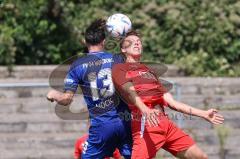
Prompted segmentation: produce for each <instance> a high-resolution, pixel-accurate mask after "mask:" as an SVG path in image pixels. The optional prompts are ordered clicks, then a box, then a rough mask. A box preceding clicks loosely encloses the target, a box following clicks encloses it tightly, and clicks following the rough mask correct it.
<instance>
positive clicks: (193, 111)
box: [163, 93, 224, 124]
mask: <svg viewBox="0 0 240 159" xmlns="http://www.w3.org/2000/svg"><path fill="white" fill-rule="evenodd" d="M163 98H164V100H165V101H166V102H167V103H168V105H169V107H170V108H171V109H174V110H176V111H178V112H182V113H184V114H189V115H194V116H198V117H202V118H204V119H206V120H207V121H209V122H211V123H213V124H222V123H223V121H224V118H223V116H222V115H220V114H219V113H218V111H217V110H216V109H209V110H201V109H197V108H194V107H191V106H189V105H187V104H184V103H182V102H178V101H176V100H175V99H174V98H173V96H172V95H171V94H170V93H165V94H164V96H163Z"/></svg>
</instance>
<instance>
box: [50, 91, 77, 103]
mask: <svg viewBox="0 0 240 159" xmlns="http://www.w3.org/2000/svg"><path fill="white" fill-rule="evenodd" d="M73 96H74V92H72V91H66V92H64V93H62V92H59V91H56V90H50V91H49V92H48V94H47V99H48V100H49V101H51V102H54V101H56V102H57V103H58V104H60V105H64V106H67V105H69V104H71V102H72V100H73Z"/></svg>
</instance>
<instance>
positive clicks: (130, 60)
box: [126, 56, 140, 63]
mask: <svg viewBox="0 0 240 159" xmlns="http://www.w3.org/2000/svg"><path fill="white" fill-rule="evenodd" d="M126 62H128V63H135V62H140V56H136V57H135V56H127V57H126Z"/></svg>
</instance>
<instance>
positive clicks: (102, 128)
mask: <svg viewBox="0 0 240 159" xmlns="http://www.w3.org/2000/svg"><path fill="white" fill-rule="evenodd" d="M85 41H86V45H87V47H88V51H89V53H88V54H87V55H86V56H85V57H82V58H79V59H77V60H76V61H75V62H74V63H73V64H72V66H71V67H70V70H69V71H68V74H67V76H66V79H65V92H64V93H61V92H58V91H56V90H51V91H50V92H49V93H48V95H47V98H48V99H49V100H51V101H56V102H57V103H58V104H61V105H69V104H70V103H71V102H72V99H73V96H74V93H75V92H76V90H77V87H78V86H80V87H81V90H82V92H83V95H84V99H85V101H86V103H87V107H88V111H89V116H90V122H91V123H90V125H91V126H90V128H89V137H88V139H87V141H86V143H85V145H84V149H83V155H82V158H83V159H90V158H91V159H98V158H99V159H102V158H104V157H110V156H112V154H113V152H114V150H115V149H116V148H118V149H119V151H120V153H121V155H122V156H124V157H125V158H131V147H132V145H131V144H132V140H131V127H130V121H124V120H122V119H121V117H120V115H119V113H120V111H121V112H122V111H123V112H124V111H126V110H128V107H127V105H126V104H125V103H123V102H122V101H121V100H120V98H119V97H118V96H117V95H116V93H115V88H114V85H113V82H112V75H111V69H112V66H113V65H114V64H116V63H121V62H123V60H122V58H121V57H120V55H116V54H115V55H114V54H111V53H107V52H104V51H103V49H104V42H105V21H104V20H101V19H99V20H96V21H94V22H93V23H92V24H91V25H90V26H89V27H88V28H87V29H86V32H85Z"/></svg>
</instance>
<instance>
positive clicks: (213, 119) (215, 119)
mask: <svg viewBox="0 0 240 159" xmlns="http://www.w3.org/2000/svg"><path fill="white" fill-rule="evenodd" d="M204 118H205V119H206V120H207V121H209V122H210V123H213V124H216V125H218V124H223V121H224V117H223V116H222V115H221V114H219V113H218V110H216V109H209V110H207V111H205V116H204Z"/></svg>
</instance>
